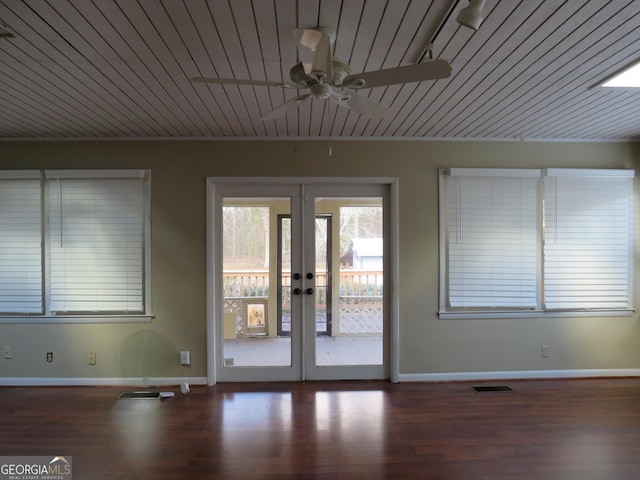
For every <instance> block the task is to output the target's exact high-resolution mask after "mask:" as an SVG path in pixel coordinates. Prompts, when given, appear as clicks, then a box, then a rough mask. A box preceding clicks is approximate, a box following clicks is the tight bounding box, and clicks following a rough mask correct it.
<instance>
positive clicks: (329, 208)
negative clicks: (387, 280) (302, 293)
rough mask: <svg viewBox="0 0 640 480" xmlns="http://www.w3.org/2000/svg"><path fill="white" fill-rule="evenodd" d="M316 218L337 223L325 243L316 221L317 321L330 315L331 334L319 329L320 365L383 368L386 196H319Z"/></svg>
mask: <svg viewBox="0 0 640 480" xmlns="http://www.w3.org/2000/svg"><path fill="white" fill-rule="evenodd" d="M316 215H317V216H316V219H317V218H318V217H319V216H320V215H326V216H330V218H331V220H332V222H333V223H334V227H333V228H329V236H328V239H327V241H326V242H325V243H323V242H322V239H323V238H325V237H324V233H323V232H322V231H321V230H322V229H323V228H325V225H322V224H319V223H318V221H317V220H316V269H317V271H316V273H317V278H316V319H318V318H321V317H322V315H323V308H325V307H326V311H327V312H330V313H329V317H328V319H329V322H330V328H329V329H327V332H326V333H324V334H321V333H320V332H319V329H318V327H317V329H318V331H317V333H316V340H315V341H316V349H315V350H316V365H318V366H329V365H382V363H383V344H384V342H383V300H384V298H383V276H384V273H383V264H384V254H383V243H382V239H383V208H382V198H380V197H371V198H349V197H345V198H338V197H334V198H331V197H325V198H318V199H316ZM325 259H326V260H325ZM331 272H337V274H333V275H332V274H331ZM323 278H326V279H327V281H326V284H325V283H324V282H323ZM323 290H324V291H323ZM326 297H329V298H330V299H332V301H330V302H329V303H328V304H327V305H325V304H324V303H323V302H324V299H325V298H326ZM318 323H319V322H318V320H317V323H316V325H317V324H318Z"/></svg>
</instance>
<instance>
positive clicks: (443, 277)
mask: <svg viewBox="0 0 640 480" xmlns="http://www.w3.org/2000/svg"><path fill="white" fill-rule="evenodd" d="M456 170H458V171H460V170H467V171H469V172H472V171H475V172H477V173H481V172H482V171H483V170H484V171H487V172H488V171H490V170H494V171H495V172H501V175H500V174H499V175H497V176H509V175H510V174H512V173H513V172H522V173H523V175H525V176H526V175H529V173H530V172H531V173H534V172H539V175H540V178H541V179H542V178H543V177H544V176H546V175H547V174H554V175H557V174H558V172H567V173H568V172H572V173H575V176H587V175H589V174H592V173H593V172H594V171H595V170H597V169H542V170H541V169H522V170H519V169H509V168H504V169H500V168H497V169H489V168H487V169H478V168H469V169H453V168H441V169H439V170H438V235H439V237H438V239H439V249H438V251H439V280H438V281H439V285H438V287H439V288H438V292H439V296H438V318H439V319H503V318H504V319H506V318H563V317H629V316H632V315H633V314H634V313H635V311H636V309H635V308H634V307H633V306H632V307H631V308H626V309H622V308H620V309H609V308H601V309H584V308H581V309H558V310H545V309H544V307H543V305H542V301H541V299H542V289H543V288H544V286H543V265H542V263H543V261H544V260H543V258H542V257H541V258H540V265H539V267H538V270H539V272H538V275H539V276H538V280H537V283H538V285H537V289H538V292H539V293H538V296H539V302H538V307H537V308H535V309H509V308H495V309H488V308H487V309H481V308H477V309H471V308H469V309H447V297H448V292H447V281H448V256H447V242H448V237H447V235H448V228H447V219H448V206H449V205H448V201H447V198H446V194H447V186H446V177H447V176H448V175H449V174H450V173H451V172H452V171H454V172H455V171H456ZM629 172H631V173H629ZM598 173H600V174H602V175H603V176H611V177H615V176H632V177H633V170H625V169H617V170H615V169H602V170H598ZM632 194H633V190H632ZM543 198H544V196H543V197H542V198H541V199H540V200H541V201H540V205H539V208H542V203H543ZM632 202H633V203H635V201H632ZM540 218H541V221H542V218H543V217H542V215H541V216H540ZM634 218H635V214H633V213H632V218H631V222H632V224H633V222H634ZM539 228H540V230H539V236H541V235H542V234H543V232H542V228H543V227H542V224H541V225H540V227H539ZM634 228H635V225H632V226H631V232H632V233H631V239H630V241H631V243H632V244H633V241H634V240H633V231H634ZM539 248H541V246H540V247H539ZM631 250H632V254H633V248H632V249H631ZM634 263H635V262H634V261H633V257H631V258H630V264H631V265H632V266H633V264H634ZM630 276H631V278H630V282H631V283H632V284H633V277H634V272H633V270H631V271H630ZM630 300H631V303H632V304H633V296H632V297H631V299H630Z"/></svg>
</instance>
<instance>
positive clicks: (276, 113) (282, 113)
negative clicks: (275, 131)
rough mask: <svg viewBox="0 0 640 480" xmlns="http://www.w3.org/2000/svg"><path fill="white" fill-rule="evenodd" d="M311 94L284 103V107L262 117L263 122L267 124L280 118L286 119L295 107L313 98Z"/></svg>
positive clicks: (281, 106)
mask: <svg viewBox="0 0 640 480" xmlns="http://www.w3.org/2000/svg"><path fill="white" fill-rule="evenodd" d="M311 96H312V95H311V94H310V93H306V94H304V95H300V96H298V97H296V98H292V99H291V100H289V101H287V102H285V103H283V104H282V105H280V106H279V107H278V108H276V109H275V110H272V111H271V112H269V113H267V114H266V115H265V116H264V117H262V119H261V120H262V121H264V122H266V121H268V120H276V119H278V118H280V117H284V116H285V115H286V114H287V112H288V111H289V110H291V109H293V108H295V107H297V106H298V105H299V104H301V103H302V102H304V101H305V100H307V99H309V98H311Z"/></svg>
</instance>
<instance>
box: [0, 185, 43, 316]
mask: <svg viewBox="0 0 640 480" xmlns="http://www.w3.org/2000/svg"><path fill="white" fill-rule="evenodd" d="M23 177H26V178H23ZM41 205H42V203H41V181H40V178H39V174H38V172H35V173H33V172H24V174H21V172H11V173H10V174H8V173H3V174H2V175H1V176H0V313H2V314H19V315H26V314H41V313H42V311H43V302H42V216H41Z"/></svg>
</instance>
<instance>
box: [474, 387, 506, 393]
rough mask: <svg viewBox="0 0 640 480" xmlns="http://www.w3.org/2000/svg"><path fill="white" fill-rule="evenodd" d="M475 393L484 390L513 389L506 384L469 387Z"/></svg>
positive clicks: (501, 390)
mask: <svg viewBox="0 0 640 480" xmlns="http://www.w3.org/2000/svg"><path fill="white" fill-rule="evenodd" d="M471 390H473V391H474V392H476V393H485V392H513V391H515V390H514V389H513V388H511V387H510V386H508V385H483V386H481V387H471Z"/></svg>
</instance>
